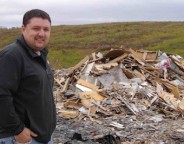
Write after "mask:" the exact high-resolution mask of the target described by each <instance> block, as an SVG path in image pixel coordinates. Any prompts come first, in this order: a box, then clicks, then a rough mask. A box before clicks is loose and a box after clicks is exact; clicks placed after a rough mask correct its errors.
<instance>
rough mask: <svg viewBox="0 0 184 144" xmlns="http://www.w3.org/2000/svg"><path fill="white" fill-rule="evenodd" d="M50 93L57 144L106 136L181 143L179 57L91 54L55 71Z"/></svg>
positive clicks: (182, 74) (182, 64) (183, 88)
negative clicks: (55, 121)
mask: <svg viewBox="0 0 184 144" xmlns="http://www.w3.org/2000/svg"><path fill="white" fill-rule="evenodd" d="M54 94H55V99H56V102H57V105H56V107H57V112H58V119H59V120H58V122H59V123H60V124H59V125H58V126H57V129H56V131H60V132H61V135H60V140H58V143H59V142H62V143H68V142H69V141H70V142H69V143H72V138H73V137H74V134H80V138H81V137H82V138H81V139H82V140H83V141H85V143H87V142H89V141H90V142H89V143H93V142H94V143H98V140H102V141H105V138H107V137H112V138H113V139H115V141H116V142H114V143H124V144H129V143H131V144H132V143H145V144H146V143H171V142H176V141H178V142H182V141H184V140H183V138H181V133H182V132H184V122H183V121H182V115H183V114H184V59H183V58H182V57H181V56H179V55H171V54H167V53H164V52H161V51H147V50H133V49H111V50H110V51H108V52H106V54H104V55H103V54H102V53H100V52H99V53H92V54H91V55H90V56H86V57H85V58H84V59H83V60H81V61H80V62H79V63H78V64H77V65H75V66H74V67H71V68H69V69H65V70H64V69H63V70H56V71H55V89H54ZM65 119H66V120H65ZM176 121H177V122H176ZM178 121H179V123H178ZM173 127H174V128H173ZM74 143H75V144H76V143H77V142H76V141H75V142H74ZM109 143H110V142H109Z"/></svg>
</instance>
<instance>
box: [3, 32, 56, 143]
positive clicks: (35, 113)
mask: <svg viewBox="0 0 184 144" xmlns="http://www.w3.org/2000/svg"><path fill="white" fill-rule="evenodd" d="M47 53H48V52H47V49H43V50H42V51H41V55H40V56H39V55H38V54H36V53H35V52H34V51H33V50H32V49H31V48H29V47H28V46H27V44H26V43H25V40H24V38H23V36H20V37H19V38H18V39H17V40H16V42H14V43H12V44H11V45H9V46H7V47H5V48H4V49H3V50H2V51H1V52H0V138H4V137H8V136H14V135H17V134H19V133H20V132H21V131H22V130H23V128H24V127H27V128H29V129H31V130H32V131H33V132H35V133H36V134H38V137H35V139H36V140H37V141H39V142H42V143H46V142H48V141H49V140H50V138H51V135H52V133H53V131H54V129H55V126H56V110H55V104H54V99H53V92H52V87H53V74H52V71H51V69H50V67H49V65H48V62H47V60H46V56H47Z"/></svg>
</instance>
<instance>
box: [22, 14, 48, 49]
mask: <svg viewBox="0 0 184 144" xmlns="http://www.w3.org/2000/svg"><path fill="white" fill-rule="evenodd" d="M50 31H51V24H50V22H49V21H48V20H47V19H42V18H37V17H34V18H32V19H30V21H29V23H28V24H27V25H26V26H24V25H23V26H22V34H23V36H24V38H25V41H26V43H27V44H28V46H29V47H30V48H32V49H33V50H34V51H40V50H42V49H43V48H45V47H46V46H47V44H48V42H49V39H50Z"/></svg>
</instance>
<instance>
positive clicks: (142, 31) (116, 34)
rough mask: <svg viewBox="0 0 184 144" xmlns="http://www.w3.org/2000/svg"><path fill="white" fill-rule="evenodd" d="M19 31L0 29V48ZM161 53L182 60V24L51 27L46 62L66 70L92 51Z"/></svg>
mask: <svg viewBox="0 0 184 144" xmlns="http://www.w3.org/2000/svg"><path fill="white" fill-rule="evenodd" d="M19 34H20V29H19V28H13V29H0V49H2V48H3V47H4V46H5V45H7V44H9V43H11V42H13V41H14V40H15V39H16V37H17V36H18V35H19ZM120 46H124V47H125V48H133V49H146V50H161V51H164V52H166V53H170V54H179V55H181V56H183V57H184V22H122V23H121V22H119V23H102V24H87V25H60V26H53V27H52V32H51V40H50V43H49V50H50V53H49V61H50V63H51V65H52V67H53V68H54V69H57V68H62V67H70V66H73V65H75V64H76V63H77V62H79V61H80V60H81V59H82V58H84V57H85V56H86V55H89V54H91V53H92V52H97V51H103V50H108V49H110V48H119V47H120Z"/></svg>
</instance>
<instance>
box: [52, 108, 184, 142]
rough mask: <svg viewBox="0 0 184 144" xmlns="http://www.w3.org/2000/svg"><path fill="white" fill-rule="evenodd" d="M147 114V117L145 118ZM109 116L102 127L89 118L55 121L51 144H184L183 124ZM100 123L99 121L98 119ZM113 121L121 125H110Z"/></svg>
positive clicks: (175, 119) (180, 121)
mask: <svg viewBox="0 0 184 144" xmlns="http://www.w3.org/2000/svg"><path fill="white" fill-rule="evenodd" d="M145 113H147V115H145ZM145 113H144V115H138V116H135V115H118V114H117V115H113V116H112V117H106V118H103V124H97V123H94V122H92V121H91V120H90V119H89V118H87V117H84V118H83V119H82V120H80V119H68V120H66V119H63V118H60V117H58V121H57V127H56V130H55V132H54V135H53V139H54V143H55V144H59V143H60V144H182V143H183V144H184V120H183V119H182V118H181V117H180V116H179V117H177V116H176V117H172V118H170V117H165V116H164V115H157V117H156V116H153V117H151V114H150V111H147V112H145ZM101 120H102V119H101ZM112 121H116V122H118V123H119V124H122V125H123V128H122V127H121V128H117V127H113V126H111V125H110V123H111V122H112Z"/></svg>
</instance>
